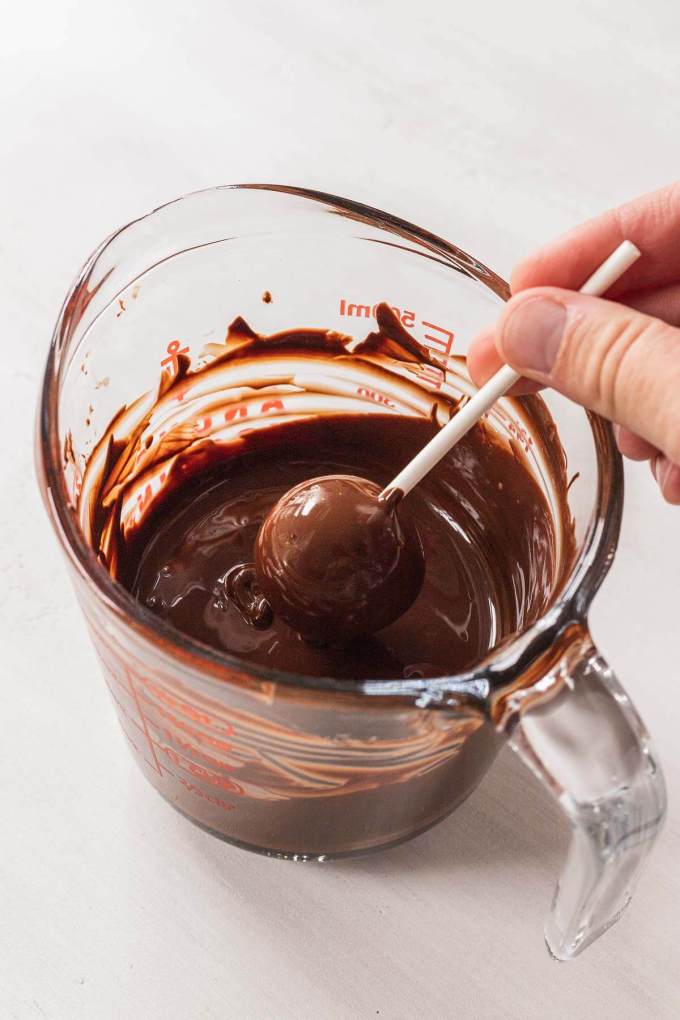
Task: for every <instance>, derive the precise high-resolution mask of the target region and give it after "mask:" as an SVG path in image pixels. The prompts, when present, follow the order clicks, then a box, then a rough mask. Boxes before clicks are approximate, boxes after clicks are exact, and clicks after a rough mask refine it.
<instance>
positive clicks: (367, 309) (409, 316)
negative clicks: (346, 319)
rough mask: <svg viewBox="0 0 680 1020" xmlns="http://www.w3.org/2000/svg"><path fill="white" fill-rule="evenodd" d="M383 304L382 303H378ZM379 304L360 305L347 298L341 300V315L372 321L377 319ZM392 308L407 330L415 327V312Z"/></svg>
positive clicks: (391, 306) (393, 306)
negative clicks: (371, 319)
mask: <svg viewBox="0 0 680 1020" xmlns="http://www.w3.org/2000/svg"><path fill="white" fill-rule="evenodd" d="M378 303H381V302H378ZM378 303H376V304H374V305H358V304H355V303H354V302H353V301H348V300H347V299H346V298H340V315H352V316H354V317H355V318H358V319H361V318H364V319H370V318H371V317H373V318H375V313H376V311H377V309H378ZM390 308H391V309H392V311H393V312H394V314H395V315H396V316H397V318H398V319H399V321H400V322H401V324H402V326H405V327H406V329H410V328H411V326H413V325H415V321H416V316H415V312H410V311H408V309H406V308H405V309H404V310H403V311H402V309H401V308H397V307H396V306H395V305H390Z"/></svg>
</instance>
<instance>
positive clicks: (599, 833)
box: [497, 627, 666, 960]
mask: <svg viewBox="0 0 680 1020" xmlns="http://www.w3.org/2000/svg"><path fill="white" fill-rule="evenodd" d="M497 710H498V712H499V714H500V718H497V725H498V727H499V729H501V730H502V731H503V732H504V733H505V735H506V736H507V738H508V741H509V743H510V746H511V747H512V748H513V750H514V751H515V752H516V753H517V754H518V755H519V757H520V758H521V759H522V761H523V762H524V764H525V765H526V766H527V767H528V768H529V769H531V771H532V772H533V773H534V774H535V775H536V776H537V777H538V778H539V779H540V780H541V781H542V782H543V784H544V785H545V786H546V787H547V788H548V790H549V791H550V792H551V794H552V795H553V797H554V798H555V799H556V800H557V801H558V803H559V804H560V807H561V808H562V810H563V811H564V812H565V814H566V815H567V817H568V818H569V821H570V823H571V826H572V837H571V844H570V846H569V851H568V854H567V860H566V863H565V865H564V868H563V871H562V874H561V876H560V878H559V880H558V883H557V887H556V889H555V894H554V897H553V903H552V908H551V911H550V914H549V915H548V918H547V920H546V926H545V938H546V943H547V946H548V949H549V950H550V952H551V953H552V955H553V956H554V957H556V958H557V959H558V960H569V959H571V958H572V957H574V956H576V955H578V953H580V952H582V951H583V949H585V947H586V946H588V945H589V944H590V943H591V942H593V941H594V940H595V939H597V938H598V937H599V936H600V935H602V934H603V933H604V932H605V931H606V930H607V929H608V928H609V927H610V926H611V925H612V924H614V922H615V921H617V920H618V918H619V916H620V914H621V912H622V911H623V909H624V908H625V907H626V906H627V904H628V903H629V902H630V899H631V896H632V894H633V890H634V887H635V884H636V882H637V879H638V876H639V874H640V871H641V868H642V864H643V861H644V859H645V857H646V856H647V853H648V852H649V850H650V849H651V847H652V844H653V843H654V840H655V839H656V837H657V835H658V833H659V830H660V829H661V825H662V822H663V817H664V813H665V808H666V793H665V786H664V780H663V774H662V772H661V768H660V766H659V763H658V761H657V759H656V756H655V753H654V751H653V749H652V746H651V743H650V740H649V737H648V735H647V732H646V730H645V728H644V725H643V723H642V720H641V719H640V717H639V715H638V713H637V711H636V710H635V708H634V706H633V705H632V703H631V701H630V699H629V698H628V695H627V694H626V692H625V691H624V690H623V688H622V687H621V685H620V683H619V682H618V680H617V679H616V677H615V676H614V674H613V672H612V670H611V669H610V667H609V666H608V665H607V663H606V662H605V660H604V659H603V658H602V656H601V655H600V653H599V652H598V651H597V649H596V648H595V646H594V645H593V643H592V640H591V639H590V635H589V634H588V633H587V631H584V629H583V628H582V627H579V628H576V633H575V634H573V633H572V634H571V635H570V636H568V637H567V639H566V642H565V644H564V648H563V651H562V653H561V655H560V656H559V658H558V659H557V661H556V662H554V663H553V665H552V667H551V668H550V669H549V670H548V671H547V673H546V674H545V675H544V676H542V677H541V679H540V682H538V683H537V684H535V685H534V686H533V687H532V688H529V689H524V690H521V691H520V690H515V691H514V692H512V693H510V694H508V695H506V696H505V698H504V699H501V702H500V703H499V705H498V706H497Z"/></svg>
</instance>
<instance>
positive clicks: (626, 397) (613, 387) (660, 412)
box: [495, 287, 680, 464]
mask: <svg viewBox="0 0 680 1020" xmlns="http://www.w3.org/2000/svg"><path fill="white" fill-rule="evenodd" d="M495 342H496V346H497V348H498V351H499V353H500V355H501V357H502V358H503V360H504V361H506V362H508V364H510V365H512V367H513V368H514V369H516V371H518V372H521V373H522V375H523V376H526V377H527V378H529V379H533V380H535V381H536V382H539V383H542V384H544V385H546V386H551V387H553V389H556V390H558V391H559V392H560V393H563V394H564V395H565V396H567V397H570V398H571V399H572V400H574V401H576V402H577V403H579V404H582V405H583V406H584V407H587V408H590V410H592V411H596V412H597V413H598V414H601V415H603V416H604V417H605V418H609V419H610V420H611V421H614V422H617V424H619V425H623V426H625V427H626V428H628V429H630V430H631V431H632V432H635V433H637V435H639V436H642V437H643V438H644V439H646V440H648V442H650V443H652V445H653V446H655V447H657V448H658V449H659V450H661V451H662V452H663V453H664V454H665V455H666V457H667V458H668V459H669V460H670V461H672V462H673V463H674V464H680V329H674V328H673V327H672V326H669V325H668V324H667V323H665V322H662V321H661V320H660V319H654V318H651V317H650V316H648V315H642V314H641V313H640V312H636V311H634V310H633V309H632V308H627V307H626V306H624V305H619V304H616V303H614V302H612V301H604V300H602V299H601V298H594V297H588V296H586V295H585V294H578V293H576V292H574V291H569V290H560V289H558V288H556V287H537V288H534V289H531V290H525V291H522V292H521V293H519V294H517V295H516V296H515V297H513V298H512V299H511V300H510V301H509V302H508V304H507V305H506V307H505V309H504V312H503V314H502V316H501V318H500V321H499V322H498V324H497V326H496V334H495Z"/></svg>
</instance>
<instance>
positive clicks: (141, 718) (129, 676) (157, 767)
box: [124, 667, 163, 776]
mask: <svg viewBox="0 0 680 1020" xmlns="http://www.w3.org/2000/svg"><path fill="white" fill-rule="evenodd" d="M124 669H125V679H126V680H127V683H128V688H129V690H130V694H131V695H132V700H133V701H134V703H135V706H136V708H137V712H138V713H139V721H140V723H141V725H142V730H143V732H144V736H145V737H146V740H147V744H148V746H149V750H150V751H151V756H152V758H153V764H152V763H151V762H150V761H148V759H147V764H148V765H151V768H155V770H156V772H158V775H159V776H162V775H163V769H162V768H161V764H160V762H159V760H158V756H157V755H156V748H155V747H154V742H153V740H152V739H151V734H150V733H149V728H148V726H147V725H146V716H145V715H144V713H143V712H142V706H141V705H140V703H139V695H138V694H137V688H136V687H135V684H134V681H133V679H132V673H131V672H130V670H129V669H126V668H125V667H124Z"/></svg>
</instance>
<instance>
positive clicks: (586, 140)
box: [0, 0, 680, 1020]
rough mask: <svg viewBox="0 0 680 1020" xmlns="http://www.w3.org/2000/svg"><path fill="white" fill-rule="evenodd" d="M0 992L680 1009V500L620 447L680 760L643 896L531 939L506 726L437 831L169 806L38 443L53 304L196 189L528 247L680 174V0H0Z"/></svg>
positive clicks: (284, 1007)
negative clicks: (343, 859) (85, 266)
mask: <svg viewBox="0 0 680 1020" xmlns="http://www.w3.org/2000/svg"><path fill="white" fill-rule="evenodd" d="M0 15H1V16H0V329H1V336H0V344H1V346H0V380H1V382H0V386H1V389H0V393H1V394H2V400H1V402H0V436H1V437H2V439H1V442H2V461H1V465H2V467H1V470H2V474H1V483H0V527H1V531H0V652H1V654H0V671H1V680H2V682H1V683H0V720H1V724H0V725H1V731H0V810H1V811H2V816H1V821H0V1016H1V1017H2V1018H3V1020H4V1018H5V1017H7V1018H18V1020H33V1018H38V1020H39V1018H49V1020H52V1018H57V1020H77V1018H80V1017H88V1018H96V1020H109V1018H112V1020H113V1018H122V1017H135V1018H137V1017H139V1018H147V1017H149V1018H156V1017H158V1018H161V1017H162V1018H164V1020H180V1018H181V1020H185V1018H186V1020H194V1018H212V1017H220V1018H223V1017H238V1018H246V1020H250V1018H256V1020H260V1018H276V1020H293V1018H295V1020H297V1018H301V1020H312V1018H323V1020H326V1018H328V1020H335V1018H342V1020H346V1018H355V1017H356V1018H373V1017H380V1018H402V1017H403V1018H407V1017H408V1018H410V1017H426V1018H430V1017H432V1018H437V1020H438V1018H447V1017H456V1018H467V1017H470V1018H474V1020H487V1018H506V1017H511V1018H515V1017H516V1018H521V1020H527V1018H529V1020H530V1018H534V1017H535V1018H555V1020H558V1018H565V1020H566V1018H576V1017H585V1018H590V1017H598V1018H610V1017H611V1018H614V1017H616V1018H619V1020H625V1018H631V1020H632V1018H636V1020H639V1018H645V1020H646V1018H652V1017H653V1018H657V1017H659V1018H671V1017H674V1018H675V1017H677V1016H678V1015H679V1012H680V1002H679V999H680V978H678V974H679V973H680V807H679V794H680V782H679V770H680V740H679V736H678V735H679V734H680V691H679V687H678V685H679V684H680V677H679V676H678V650H679V648H680V636H679V630H680V620H679V616H678V611H679V610H678V603H679V599H678V592H679V590H680V587H679V580H680V509H673V508H668V507H666V506H664V505H662V503H661V502H660V500H659V499H658V497H657V494H656V491H655V489H654V486H653V484H652V481H651V477H650V476H649V475H648V472H647V469H646V468H645V467H643V466H633V467H631V468H630V469H629V470H628V475H627V483H628V490H627V506H626V514H625V522H624V529H623V538H622V542H621V547H620V550H619V553H618V556H617V559H616V562H615V564H614V567H613V569H612V571H611V574H610V576H609V579H608V580H607V582H606V584H605V586H604V588H603V590H602V592H601V594H600V595H599V597H598V600H597V603H596V605H595V608H594V610H593V614H592V625H593V631H594V633H595V636H596V637H597V639H598V640H599V642H600V644H601V646H602V648H603V650H604V651H605V653H606V654H607V655H608V656H609V657H610V658H611V659H612V661H613V662H614V663H615V664H616V665H617V667H618V669H619V672H620V675H621V678H622V680H623V682H624V684H625V685H626V687H627V688H628V689H629V691H630V692H631V694H632V695H633V696H634V700H635V701H636V703H637V705H638V707H639V708H640V710H641V712H642V714H643V716H644V718H645V720H646V722H647V724H648V726H649V728H650V730H651V731H652V733H653V735H654V737H655V739H656V743H657V746H658V749H659V752H660V756H661V758H662V760H663V762H664V765H665V769H666V774H667V778H668V782H669V791H670V798H671V800H670V815H669V820H668V824H667V827H666V830H665V833H664V834H663V836H662V840H661V843H660V845H659V847H658V849H657V851H656V852H655V853H654V856H653V858H652V860H651V862H650V865H649V868H648V871H647V872H646V874H645V876H644V878H643V881H642V882H641V885H640V887H639V891H638V894H637V897H636V899H635V900H634V902H633V905H632V906H631V907H630V908H629V910H628V912H627V914H626V915H625V916H624V918H623V920H622V921H621V922H620V924H619V925H618V926H616V927H615V928H614V929H613V930H612V931H611V932H610V933H609V934H608V935H607V936H606V937H605V938H604V939H602V940H601V941H600V942H599V943H598V944H597V945H596V946H594V947H593V948H592V949H590V950H589V951H588V953H587V954H586V955H585V956H583V957H582V958H581V959H579V960H578V961H576V962H574V963H572V964H568V965H558V964H556V963H553V962H551V961H550V960H549V958H548V956H547V954H546V952H545V950H544V948H543V944H542V936H541V928H542V921H543V914H544V912H545V910H546V907H547V904H548V901H549V897H550V894H551V887H552V881H553V879H554V877H555V875H556V873H557V871H558V867H559V864H560V861H561V855H562V853H563V850H564V847H565V843H566V832H565V830H564V828H563V826H562V823H561V820H560V819H559V817H558V815H557V813H556V810H555V809H554V808H553V807H552V805H551V803H550V802H549V801H548V799H547V797H546V795H545V794H544V793H543V791H542V790H541V789H540V788H539V787H538V786H537V785H536V784H534V783H533V781H531V780H529V779H528V777H527V776H526V775H525V774H524V773H523V772H522V771H521V769H520V767H519V766H518V765H517V764H515V762H514V760H513V759H512V758H511V756H510V754H508V753H505V754H502V755H501V757H500V759H499V760H498V762H497V764H496V766H495V768H494V769H493V771H492V772H491V773H490V775H489V776H488V778H487V779H486V780H485V782H484V783H483V785H482V787H481V788H480V790H479V791H478V792H477V794H476V795H475V796H474V797H473V798H472V799H471V800H469V801H468V802H467V803H466V804H465V805H464V806H463V807H462V808H461V809H460V811H458V812H457V813H456V814H455V815H454V816H453V817H452V818H450V819H449V820H448V821H446V822H445V823H443V824H442V825H440V826H439V827H438V828H436V829H435V830H433V831H431V832H430V833H428V834H427V835H425V836H423V837H421V838H420V839H418V840H416V841H414V842H412V843H410V844H407V845H405V846H402V847H400V848H398V849H395V850H392V851H389V852H387V853H384V854H382V855H378V856H375V857H373V858H369V859H365V860H359V861H355V862H349V863H342V864H334V865H326V866H311V865H307V866H304V865H293V864H289V863H282V862H274V861H268V860H265V859H260V858H258V857H255V856H251V855H248V854H245V853H243V852H241V851H239V850H236V849H232V848H230V847H229V846H226V845H224V844H221V843H220V842H218V841H216V840H214V839H212V838H211V837H209V836H207V835H205V834H204V833H202V832H200V831H199V830H198V829H196V828H194V827H193V826H191V825H190V824H188V823H187V822H186V821H184V820H183V819H182V818H180V816H179V815H177V814H175V813H174V812H173V811H172V810H171V809H170V808H169V807H168V806H167V805H166V804H165V803H164V802H163V801H161V799H160V798H159V797H158V796H156V794H155V793H154V792H153V791H152V790H151V788H150V787H148V786H147V785H146V783H145V781H144V780H143V778H142V777H141V775H140V774H139V773H138V772H137V771H136V766H135V765H134V763H133V762H132V760H131V758H130V756H129V755H128V752H127V750H126V749H125V746H124V742H123V738H122V737H121V735H120V733H119V732H118V729H117V724H116V722H115V719H114V716H113V712H112V709H111V707H110V705H109V701H108V695H107V693H106V690H105V687H104V684H103V683H102V681H101V679H100V676H99V674H98V668H97V666H96V664H95V659H94V654H93V652H92V650H91V648H90V645H89V643H88V639H87V638H86V634H85V630H84V627H83V626H82V622H81V619H80V617H79V613H78V611H77V609H76V606H75V604H74V599H73V597H72V593H71V590H70V588H69V585H68V582H67V578H66V574H65V571H64V569H63V567H62V563H61V558H60V553H59V551H58V549H57V546H56V543H55V541H54V539H53V536H52V534H51V532H50V530H49V527H48V524H47V521H46V517H45V515H44V512H43V510H42V507H41V505H40V503H39V499H38V496H37V491H36V485H35V481H34V477H33V468H32V452H31V443H32V426H33V413H34V407H35V401H36V396H37V391H38V385H39V380H40V376H41V371H42V366H43V360H44V357H45V353H46V349H47V345H48V341H49V337H50V331H51V327H52V324H53V321H54V319H55V316H56V313H57V311H58V307H59V304H60V302H61V300H62V297H63V295H64V293H65V291H66V289H67V287H68V285H69V283H70V281H71V279H72V277H73V275H74V273H75V271H76V269H77V268H78V266H79V264H80V263H81V262H82V260H83V259H84V257H85V256H86V255H87V254H88V253H89V251H90V250H91V249H92V248H93V247H94V246H95V245H96V244H97V243H98V242H99V241H100V240H101V239H102V238H103V237H104V236H105V235H106V234H108V233H109V232H110V231H111V230H112V229H113V228H115V227H116V226H118V225H120V224H122V223H123V222H125V221H127V220H129V219H131V218H133V217H135V216H138V215H139V214H141V213H143V212H145V211H147V210H148V209H149V208H150V207H152V206H154V205H156V204H158V203H160V202H161V201H164V200H166V199H169V198H172V197H174V196H176V195H178V194H181V193H183V192H186V191H190V190H193V189H195V188H201V187H205V186H208V185H212V184H220V183H228V182H234V181H251V180H255V181H258V180H259V181H262V180H264V181H276V182H282V183H292V184H301V185H306V186H309V187H316V188H320V189H323V190H327V191H331V192H336V193H338V194H341V195H348V196H350V197H354V198H357V199H359V200H361V201H364V202H367V203H369V204H374V205H377V206H379V207H383V208H385V209H388V210H390V211H392V212H395V213H397V214H399V215H401V216H403V217H406V218H407V219H411V220H414V221H415V222H417V223H420V224H421V225H423V226H426V227H429V228H431V229H433V230H434V231H436V232H437V233H439V234H442V235H443V236H444V237H448V238H450V239H451V240H453V241H455V242H456V243H458V244H460V245H461V246H462V247H463V248H467V249H468V250H470V251H472V252H473V253H474V254H475V255H477V256H479V257H480V258H481V259H483V260H484V261H486V262H488V263H489V264H490V265H491V266H493V267H494V268H495V269H497V270H498V271H500V272H501V273H503V274H507V273H508V272H509V270H510V268H511V266H512V264H513V262H514V261H515V260H516V259H517V258H518V257H519V256H521V255H522V254H523V253H524V252H526V251H528V250H529V249H531V247H532V246H534V245H535V244H537V243H538V242H540V241H542V240H544V239H547V238H549V237H551V236H552V235H554V234H555V233H556V232H558V231H561V230H563V229H565V228H567V227H569V226H570V225H572V224H574V223H576V222H577V221H579V220H581V219H583V218H584V217H586V216H589V215H592V214H595V213H597V212H598V211H600V210H601V209H602V208H604V207H606V206H609V205H612V204H615V203H618V202H619V201H622V200H624V199H625V198H627V197H631V196H633V195H634V194H636V193H639V192H642V191H645V190H648V189H651V188H653V187H656V186H659V185H661V184H663V183H666V182H668V181H669V180H671V179H673V177H674V176H677V175H678V166H679V164H680V161H679V158H678V157H680V130H679V124H680V88H679V72H680V57H679V53H680V49H679V43H678V40H679V38H680V8H679V7H678V4H677V3H676V2H672V0H647V2H646V3H644V4H643V3H640V2H638V0H617V2H614V0H593V2H586V0H573V2H572V3H570V4H568V5H557V4H554V3H550V2H548V0H536V2H524V3H522V2H520V3H514V4H513V3H510V2H508V0H487V2H486V3H479V2H478V3H466V4H461V3H456V2H452V0H443V2H440V3H437V2H429V0H418V2H415V3H404V2H401V0H399V2H392V3H389V2H387V0H382V2H381V0H362V2H361V3H359V2H354V0H345V2H341V0H333V2H324V0H287V2H279V3H275V2H273V0H241V2H238V3H236V2H234V0H220V2H218V0H214V2H202V0H195V2H193V3H190V2H187V3H176V2H170V0H166V2H160V0H151V2H144V0H139V2H137V3H133V2H131V0H117V2H114V3H108V4H100V3H97V2H92V0H90V2H88V3H86V2H82V3H80V2H78V3H76V2H72V3H66V2H52V3H50V2H48V0H45V2H42V3H37V2H31V0H28V2H23V0H12V2H11V3H8V2H6V0H0Z"/></svg>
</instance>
